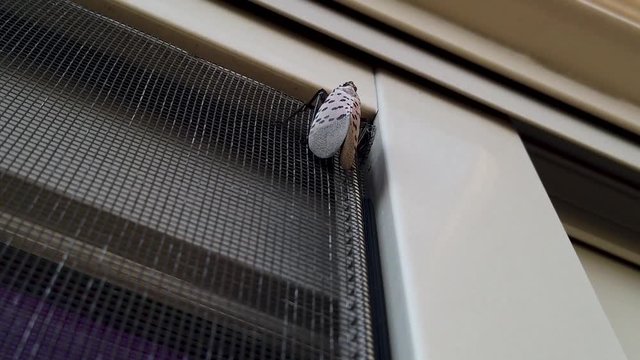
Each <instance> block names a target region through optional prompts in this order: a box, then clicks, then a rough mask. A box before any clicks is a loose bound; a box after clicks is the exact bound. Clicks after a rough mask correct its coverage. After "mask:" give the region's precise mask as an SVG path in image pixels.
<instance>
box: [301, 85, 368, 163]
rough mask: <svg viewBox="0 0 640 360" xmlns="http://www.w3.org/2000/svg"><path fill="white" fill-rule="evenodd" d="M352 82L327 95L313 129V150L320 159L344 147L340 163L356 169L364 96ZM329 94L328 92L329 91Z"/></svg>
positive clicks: (316, 116) (315, 118) (311, 146)
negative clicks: (361, 95)
mask: <svg viewBox="0 0 640 360" xmlns="http://www.w3.org/2000/svg"><path fill="white" fill-rule="evenodd" d="M357 91H358V88H357V87H356V85H355V84H354V83H353V82H352V81H348V82H346V83H344V84H342V85H340V86H338V87H337V88H335V89H333V91H331V93H330V94H329V95H328V96H326V99H325V100H324V102H323V103H322V105H320V109H319V110H318V112H317V113H316V115H315V117H314V118H313V122H312V123H311V128H310V130H309V149H310V150H311V152H313V154H314V155H315V156H317V157H319V158H323V159H326V158H329V157H331V156H333V155H334V154H335V153H337V152H338V150H340V165H341V166H342V168H343V169H345V170H347V171H351V170H353V168H354V167H355V162H356V153H357V147H358V138H359V135H360V97H358V93H357ZM325 94H326V93H325Z"/></svg>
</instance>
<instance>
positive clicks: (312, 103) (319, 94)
mask: <svg viewBox="0 0 640 360" xmlns="http://www.w3.org/2000/svg"><path fill="white" fill-rule="evenodd" d="M327 96H329V93H327V91H326V90H325V89H320V90H318V91H316V93H315V94H314V95H313V97H312V98H311V100H309V101H308V102H307V103H305V104H304V105H302V106H301V107H300V108H298V110H296V111H294V112H293V114H291V115H289V116H288V117H287V118H286V119H285V121H284V122H285V123H286V122H289V121H290V120H291V119H293V118H294V117H295V116H296V115H298V114H299V113H301V112H303V111H304V110H306V109H313V113H314V114H315V113H316V111H317V110H318V108H319V107H320V105H322V103H323V102H324V101H325V99H326V98H327Z"/></svg>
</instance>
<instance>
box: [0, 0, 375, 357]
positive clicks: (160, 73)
mask: <svg viewBox="0 0 640 360" xmlns="http://www.w3.org/2000/svg"><path fill="white" fill-rule="evenodd" d="M0 27H1V29H0V140H1V145H0V332H1V333H0V354H3V356H6V357H8V358H11V357H14V358H42V359H76V358H91V359H94V358H95V359H142V358H144V359H148V358H158V359H218V358H225V359H226V358H235V359H329V358H371V357H372V356H373V350H372V348H373V345H372V343H371V325H370V324H371V321H370V315H369V295H368V289H367V273H366V265H365V255H364V254H365V246H364V236H363V225H362V219H363V215H362V206H361V188H362V180H361V178H360V175H359V173H358V171H357V170H356V171H355V172H354V173H353V175H347V174H345V173H344V172H343V171H342V170H341V168H340V166H339V164H338V162H337V159H329V160H319V159H317V158H315V157H314V156H313V155H312V154H311V153H310V152H309V151H308V149H307V139H306V135H307V133H308V129H309V125H310V122H311V119H312V112H313V111H312V110H306V111H303V112H300V113H298V115H296V116H295V117H293V118H289V115H290V114H292V113H294V112H295V110H297V109H298V108H299V107H300V106H301V105H302V104H301V103H300V102H299V101H297V100H295V99H293V98H291V97H289V96H286V95H284V94H282V93H280V92H277V91H275V90H273V89H271V88H269V87H267V86H265V85H263V84H260V83H258V82H256V81H253V80H251V79H248V78H246V77H243V76H241V75H239V74H236V73H233V72H231V71H229V70H226V69H224V68H221V67H219V66H216V65H214V64H211V63H209V62H206V61H203V60H201V59H197V58H194V57H192V56H190V55H188V54H187V53H185V52H184V51H181V50H180V49H177V48H175V47H172V46H170V45H168V44H166V43H163V42H161V41H159V40H156V39H154V38H151V37H149V36H147V35H145V34H142V33H140V32H137V31H135V30H133V29H131V28H128V27H126V26H123V25H121V24H119V23H117V22H115V21H112V20H109V19H107V18H104V17H102V16H99V15H96V14H94V13H91V12H89V11H87V10H85V9H83V8H81V7H79V6H77V5H75V4H73V3H71V2H69V1H37V0H28V1H25V0H20V1H2V2H1V3H0Z"/></svg>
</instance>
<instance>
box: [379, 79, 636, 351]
mask: <svg viewBox="0 0 640 360" xmlns="http://www.w3.org/2000/svg"><path fill="white" fill-rule="evenodd" d="M376 84H377V87H378V96H379V97H378V104H379V107H380V109H379V113H378V117H377V124H378V128H379V131H378V135H377V136H376V142H375V144H374V147H373V149H372V153H371V157H370V161H371V172H372V173H371V181H372V183H373V187H374V191H373V194H374V197H375V199H374V201H375V205H376V207H375V208H376V215H377V216H376V217H377V222H378V233H379V235H380V239H379V244H380V247H381V249H380V255H381V259H382V270H383V277H384V284H385V293H386V294H388V296H387V300H386V301H387V304H388V307H387V311H388V315H389V316H388V321H389V331H390V339H391V345H392V351H393V356H394V358H396V359H438V360H448V359H452V360H453V359H456V360H458V359H481V360H482V359H487V360H489V359H490V360H495V359H523V360H527V359H546V360H549V359H558V360H565V359H582V360H589V359H593V360H600V359H608V360H619V359H620V360H622V359H626V357H625V355H624V353H623V351H622V348H621V347H620V344H619V343H618V340H617V338H616V336H615V334H614V333H613V331H612V329H611V326H610V324H609V323H608V320H607V318H606V316H605V314H604V312H603V311H602V308H601V307H600V304H599V303H598V300H597V298H596V296H595V294H594V291H593V289H592V288H591V285H590V283H589V281H588V279H587V277H586V275H585V273H584V271H583V269H582V267H581V266H580V263H579V261H578V259H577V257H576V254H575V252H574V251H573V248H572V246H571V243H570V242H569V239H568V238H567V235H566V233H565V232H564V230H563V228H562V225H561V224H560V221H559V220H558V218H557V216H556V215H555V213H554V211H553V207H552V205H551V202H550V201H549V198H548V197H547V195H546V193H545V191H544V189H543V187H542V184H541V183H540V180H539V179H538V177H537V176H536V172H535V170H534V168H533V165H532V164H531V161H530V160H529V157H528V155H527V153H526V151H525V149H524V146H523V144H522V142H521V141H520V138H519V136H518V134H517V133H516V132H515V131H514V130H513V129H512V128H511V126H510V124H505V123H502V122H500V121H498V120H496V119H492V118H489V117H488V116H487V115H484V114H481V113H478V112H475V111H473V110H470V109H467V108H465V107H464V105H461V104H459V103H455V102H453V101H451V100H449V99H446V98H443V97H441V96H438V95H435V94H432V93H430V92H429V91H426V90H425V89H422V88H420V87H418V86H416V85H411V84H409V83H407V82H406V81H403V80H400V79H398V78H395V77H394V76H392V75H389V74H386V73H382V74H379V75H376Z"/></svg>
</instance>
